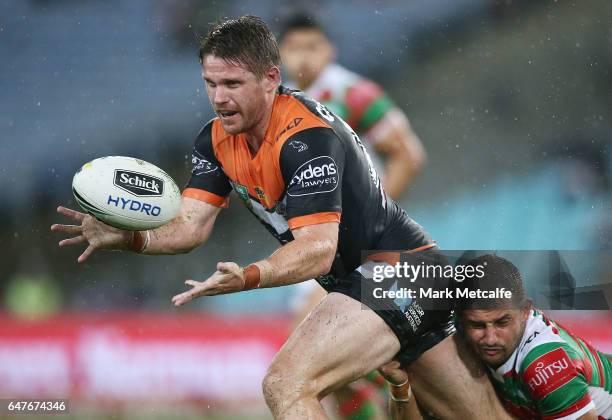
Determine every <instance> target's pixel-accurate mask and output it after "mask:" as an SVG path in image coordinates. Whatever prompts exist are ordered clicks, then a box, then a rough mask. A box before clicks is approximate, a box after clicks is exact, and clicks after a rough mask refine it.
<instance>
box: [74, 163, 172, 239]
mask: <svg viewBox="0 0 612 420" xmlns="http://www.w3.org/2000/svg"><path fill="white" fill-rule="evenodd" d="M72 193H73V194H74V198H75V199H76V201H77V203H79V205H80V206H81V207H82V208H83V210H85V211H86V212H87V213H89V214H91V215H92V216H94V217H96V218H97V219H98V220H100V221H102V222H104V223H106V224H108V225H111V226H114V227H117V228H120V229H126V230H146V229H154V228H156V227H159V226H162V225H164V224H166V223H168V222H169V221H171V220H172V219H174V217H176V215H177V214H178V211H179V208H180V205H181V192H180V190H179V188H178V187H177V185H176V183H175V182H174V180H173V179H172V178H171V177H170V175H168V174H167V173H165V172H164V171H163V170H161V169H160V168H158V167H157V166H155V165H153V164H151V163H148V162H145V161H144V160H140V159H136V158H132V157H126V156H106V157H101V158H98V159H94V160H92V161H91V162H88V163H86V164H85V165H83V166H82V167H81V169H79V170H78V171H77V173H76V174H75V175H74V178H73V179H72Z"/></svg>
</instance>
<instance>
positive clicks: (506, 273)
mask: <svg viewBox="0 0 612 420" xmlns="http://www.w3.org/2000/svg"><path fill="white" fill-rule="evenodd" d="M469 265H472V266H478V265H480V266H486V271H485V273H486V274H485V277H484V278H483V279H482V280H477V279H475V278H472V279H469V280H466V283H465V287H468V288H470V289H472V290H477V289H481V290H490V291H493V290H495V289H496V288H501V287H503V288H506V290H510V291H512V298H509V299H467V298H466V299H461V300H460V302H459V309H460V312H459V329H460V331H461V332H462V334H461V335H462V336H463V337H465V340H466V342H467V343H468V345H469V346H470V347H471V349H472V350H473V352H474V353H475V354H477V355H478V357H479V358H480V360H482V361H483V362H484V363H485V364H486V365H487V366H488V368H489V370H490V375H491V380H492V382H493V384H494V386H495V389H496V390H497V392H498V394H499V395H500V396H501V398H502V401H503V403H504V405H505V406H506V408H507V410H508V411H510V412H511V413H512V414H514V415H515V416H517V417H518V418H521V419H568V420H572V419H581V420H597V419H600V420H601V419H612V355H607V354H604V353H601V352H599V351H597V350H596V349H594V348H593V347H592V346H591V345H590V344H589V343H588V342H587V341H585V340H583V339H582V338H580V337H577V336H575V335H573V334H572V333H571V332H570V331H569V330H567V329H566V328H564V327H563V326H561V325H559V323H557V322H555V321H554V320H553V319H551V318H549V317H548V316H546V315H545V314H544V313H542V312H541V311H540V310H538V309H536V308H534V307H533V305H532V302H531V300H529V299H527V298H526V296H525V292H524V288H523V282H522V279H521V274H520V272H519V271H518V269H517V268H516V267H515V266H514V265H513V264H512V263H511V262H510V261H508V260H506V259H503V258H501V257H498V256H494V255H484V256H481V257H478V258H476V259H474V260H472V261H470V263H469ZM381 372H382V373H383V375H384V376H385V377H386V378H387V379H388V380H389V381H390V382H391V383H392V384H394V386H393V387H392V388H393V391H394V395H395V396H394V399H393V400H391V412H392V414H393V415H394V418H395V419H418V418H419V413H418V410H417V409H416V407H417V402H416V401H414V398H410V397H411V395H412V394H411V391H410V385H408V383H409V381H408V374H407V373H406V372H405V371H403V370H402V369H400V367H399V366H398V365H397V364H388V365H387V366H385V367H384V368H382V369H381Z"/></svg>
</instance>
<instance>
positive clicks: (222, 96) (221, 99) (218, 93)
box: [212, 86, 229, 105]
mask: <svg viewBox="0 0 612 420" xmlns="http://www.w3.org/2000/svg"><path fill="white" fill-rule="evenodd" d="M212 101H213V103H214V104H215V105H222V104H225V103H227V102H228V101H229V97H228V95H227V90H226V89H225V88H223V87H222V86H217V87H216V88H215V89H214V90H213V92H212Z"/></svg>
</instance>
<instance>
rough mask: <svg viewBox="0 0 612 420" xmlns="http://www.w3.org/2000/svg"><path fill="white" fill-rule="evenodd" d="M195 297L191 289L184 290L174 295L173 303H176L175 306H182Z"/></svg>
mask: <svg viewBox="0 0 612 420" xmlns="http://www.w3.org/2000/svg"><path fill="white" fill-rule="evenodd" d="M194 297H195V296H194V294H193V293H192V291H191V290H190V291H188V292H183V293H180V294H178V295H176V296H174V297H173V298H172V303H173V304H174V306H181V305H184V304H186V303H187V302H189V301H190V300H192V299H193V298H194Z"/></svg>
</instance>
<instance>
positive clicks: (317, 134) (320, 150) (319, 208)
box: [280, 127, 345, 229]
mask: <svg viewBox="0 0 612 420" xmlns="http://www.w3.org/2000/svg"><path fill="white" fill-rule="evenodd" d="M344 156H345V151H344V147H343V145H342V143H341V140H340V139H339V138H338V137H337V136H336V134H335V133H334V131H333V130H332V129H331V128H327V127H316V128H309V129H306V130H303V131H300V132H298V133H296V134H294V135H292V136H291V137H289V138H288V139H287V140H286V141H285V143H284V144H283V146H282V149H281V153H280V167H281V172H282V176H283V179H284V182H285V185H286V186H287V191H286V214H287V216H286V217H287V220H288V223H289V227H290V228H291V229H296V228H299V227H302V226H307V225H313V224H318V223H327V222H340V215H341V213H342V172H343V169H344V164H345V161H344Z"/></svg>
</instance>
